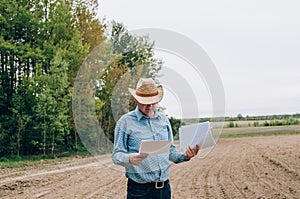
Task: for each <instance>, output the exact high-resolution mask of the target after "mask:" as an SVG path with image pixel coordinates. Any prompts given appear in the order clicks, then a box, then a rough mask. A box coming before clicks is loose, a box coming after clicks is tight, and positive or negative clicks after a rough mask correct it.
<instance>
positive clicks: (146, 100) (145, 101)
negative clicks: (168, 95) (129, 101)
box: [128, 85, 164, 104]
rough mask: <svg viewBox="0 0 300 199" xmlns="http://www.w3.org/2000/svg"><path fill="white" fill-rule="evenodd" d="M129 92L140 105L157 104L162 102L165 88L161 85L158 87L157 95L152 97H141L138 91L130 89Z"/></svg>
mask: <svg viewBox="0 0 300 199" xmlns="http://www.w3.org/2000/svg"><path fill="white" fill-rule="evenodd" d="M128 91H129V92H130V94H131V96H132V97H133V98H134V99H135V100H136V101H137V102H139V103H141V104H155V103H158V102H160V101H161V100H162V98H163V95H164V92H163V87H162V86H161V85H160V86H158V87H157V91H158V93H157V95H155V96H151V97H141V96H138V95H137V94H136V90H135V89H132V88H128Z"/></svg>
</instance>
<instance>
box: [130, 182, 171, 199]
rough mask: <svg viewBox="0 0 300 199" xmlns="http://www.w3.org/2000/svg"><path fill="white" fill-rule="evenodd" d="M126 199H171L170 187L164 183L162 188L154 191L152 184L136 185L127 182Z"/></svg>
mask: <svg viewBox="0 0 300 199" xmlns="http://www.w3.org/2000/svg"><path fill="white" fill-rule="evenodd" d="M127 199H171V186H170V184H169V183H166V184H165V185H164V187H163V188H161V189H156V188H155V186H154V184H137V183H135V182H133V181H132V180H128V183H127Z"/></svg>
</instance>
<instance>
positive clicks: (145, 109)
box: [137, 103, 157, 117]
mask: <svg viewBox="0 0 300 199" xmlns="http://www.w3.org/2000/svg"><path fill="white" fill-rule="evenodd" d="M156 104H157V103H154V104H141V103H137V105H138V107H139V109H140V111H141V112H142V113H144V115H146V116H147V117H153V116H154V111H155V107H156Z"/></svg>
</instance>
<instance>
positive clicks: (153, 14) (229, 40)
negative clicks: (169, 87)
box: [99, 0, 300, 117]
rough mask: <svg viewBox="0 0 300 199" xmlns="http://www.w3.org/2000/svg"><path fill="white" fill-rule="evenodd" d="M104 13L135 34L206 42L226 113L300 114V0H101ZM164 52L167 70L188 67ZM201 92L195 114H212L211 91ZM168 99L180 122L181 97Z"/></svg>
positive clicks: (167, 94) (170, 111) (101, 13)
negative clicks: (151, 32)
mask: <svg viewBox="0 0 300 199" xmlns="http://www.w3.org/2000/svg"><path fill="white" fill-rule="evenodd" d="M99 9H100V10H99V17H100V18H101V19H102V18H106V21H111V20H115V21H118V22H121V23H123V24H124V25H125V26H126V27H127V28H128V30H129V31H130V30H135V29H139V28H161V29H168V30H172V31H176V32H178V33H180V34H183V35H185V36H187V37H189V38H190V39H192V40H193V41H195V42H196V43H197V44H198V45H200V46H201V47H202V48H203V49H204V50H205V52H206V53H207V54H208V56H209V57H210V58H211V59H212V61H213V62H214V64H215V66H216V68H217V70H218V72H219V75H220V76H221V79H222V81H223V86H224V90H225V99H226V116H236V115H237V114H238V113H241V114H242V115H244V116H246V115H265V114H283V113H299V112H300V20H299V19H300V12H299V9H300V1H298V0H285V1H283V0H231V1H229V0H210V1H203V0H190V1H178V0H152V1H143V0H127V1H124V0H101V1H99ZM157 54H159V56H161V57H162V58H163V59H164V61H165V63H166V65H165V66H166V67H168V65H174V64H176V63H178V64H179V63H181V62H182V60H178V58H176V57H174V56H173V58H172V56H170V55H166V54H163V53H159V52H158V53H157ZM191 75H192V74H191ZM189 83H191V84H192V87H193V86H194V85H193V82H192V81H190V82H189ZM201 95H202V99H203V101H201V100H199V104H198V110H197V111H196V113H200V114H199V116H210V113H211V103H210V102H209V93H208V91H205V89H204V92H203V93H202V94H201ZM198 97H199V96H198ZM198 97H197V98H198ZM165 98H166V99H165V100H166V101H167V102H164V103H165V104H164V105H166V106H167V113H168V114H169V115H173V116H175V117H178V116H179V115H180V106H179V105H178V104H177V105H176V97H174V96H172V94H171V92H168V91H167V93H166V97H165ZM199 98H201V97H199ZM196 109H197V108H196ZM193 114H195V113H191V115H190V116H191V117H193V116H195V115H193Z"/></svg>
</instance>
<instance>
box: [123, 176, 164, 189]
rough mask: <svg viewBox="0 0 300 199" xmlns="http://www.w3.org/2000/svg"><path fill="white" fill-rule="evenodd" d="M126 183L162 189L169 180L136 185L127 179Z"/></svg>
mask: <svg viewBox="0 0 300 199" xmlns="http://www.w3.org/2000/svg"><path fill="white" fill-rule="evenodd" d="M128 182H129V183H133V184H136V185H139V186H143V185H144V186H152V187H153V186H154V187H155V189H162V188H164V187H165V185H167V184H168V183H169V180H166V181H156V182H146V183H138V182H135V181H133V180H131V179H130V178H128Z"/></svg>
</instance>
